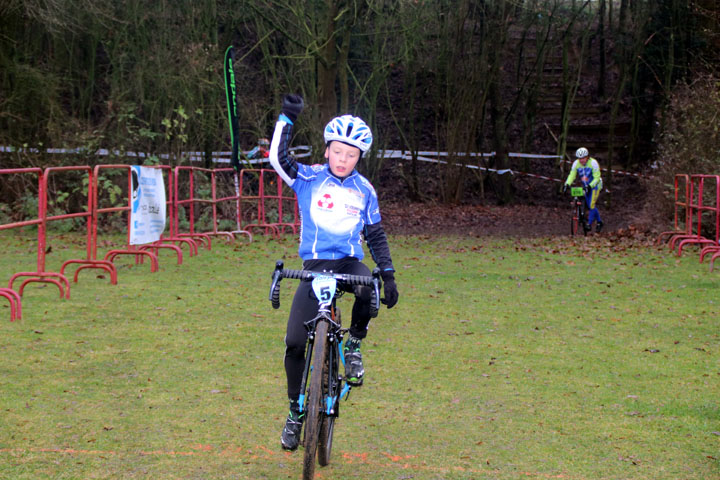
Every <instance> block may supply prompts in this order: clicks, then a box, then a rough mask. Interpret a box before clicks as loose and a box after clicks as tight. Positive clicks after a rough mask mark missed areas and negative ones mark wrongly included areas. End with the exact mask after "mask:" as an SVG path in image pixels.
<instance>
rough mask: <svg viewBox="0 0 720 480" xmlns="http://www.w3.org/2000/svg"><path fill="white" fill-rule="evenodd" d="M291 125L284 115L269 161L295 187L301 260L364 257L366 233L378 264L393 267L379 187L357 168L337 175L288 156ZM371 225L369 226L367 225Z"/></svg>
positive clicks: (324, 167)
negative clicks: (384, 226) (381, 209)
mask: <svg viewBox="0 0 720 480" xmlns="http://www.w3.org/2000/svg"><path fill="white" fill-rule="evenodd" d="M291 130H292V123H291V122H290V121H289V120H288V119H287V118H285V117H284V116H282V115H281V116H280V119H279V120H278V122H277V123H276V124H275V132H274V134H273V138H272V142H271V144H270V164H271V165H272V166H273V168H274V169H275V171H276V172H277V173H278V175H280V177H281V178H282V179H283V181H284V182H285V183H286V184H288V186H290V188H292V189H293V190H294V191H295V194H296V196H297V201H298V210H299V211H300V222H301V223H300V229H301V230H300V248H299V252H298V253H299V254H300V258H302V259H303V260H314V259H320V260H336V259H341V258H345V257H355V258H357V259H358V260H362V259H363V257H364V256H365V254H364V252H363V248H362V243H363V235H365V236H366V238H365V240H366V241H367V242H368V248H369V249H370V253H371V254H372V256H373V259H374V260H375V262H376V263H377V264H378V266H379V267H380V268H382V269H384V270H394V269H393V267H392V260H391V259H390V251H389V249H388V247H387V240H386V237H385V233H384V231H383V230H382V227H381V225H380V222H381V217H380V207H379V205H378V198H377V194H376V193H375V188H373V186H372V185H371V184H370V182H369V181H368V180H367V179H366V178H365V177H363V176H362V175H360V174H359V173H358V172H357V170H353V171H352V173H351V174H350V175H348V176H347V177H344V178H338V177H336V176H335V175H333V174H332V172H330V166H329V165H327V164H325V165H305V164H302V163H298V162H296V161H295V159H293V158H292V156H291V155H290V154H289V143H290V134H291ZM366 227H370V228H366Z"/></svg>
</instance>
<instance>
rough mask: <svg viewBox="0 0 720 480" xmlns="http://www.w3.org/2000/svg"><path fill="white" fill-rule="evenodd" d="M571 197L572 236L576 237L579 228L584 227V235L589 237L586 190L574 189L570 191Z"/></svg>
mask: <svg viewBox="0 0 720 480" xmlns="http://www.w3.org/2000/svg"><path fill="white" fill-rule="evenodd" d="M570 196H571V197H572V201H571V202H570V205H571V206H572V218H571V220H570V235H572V236H575V235H576V234H577V233H578V229H579V227H580V226H581V225H582V230H583V235H587V234H588V231H589V230H590V228H589V227H588V224H587V221H586V217H585V209H586V208H587V205H586V203H585V189H584V188H583V187H572V188H571V189H570Z"/></svg>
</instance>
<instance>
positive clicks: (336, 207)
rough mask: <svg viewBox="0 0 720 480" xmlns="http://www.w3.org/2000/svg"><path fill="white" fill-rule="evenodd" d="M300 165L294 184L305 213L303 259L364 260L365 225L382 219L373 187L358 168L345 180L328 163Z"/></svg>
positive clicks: (301, 246)
mask: <svg viewBox="0 0 720 480" xmlns="http://www.w3.org/2000/svg"><path fill="white" fill-rule="evenodd" d="M297 168H298V171H297V177H296V178H295V179H294V180H293V181H292V184H290V187H291V188H292V189H293V190H294V191H295V193H296V195H297V200H298V207H299V210H300V212H301V227H300V228H301V230H300V249H299V253H300V258H302V259H303V260H310V259H323V260H334V259H339V258H344V257H355V258H357V259H358V260H362V258H363V256H364V253H363V249H362V241H363V240H362V236H361V233H362V231H363V228H364V227H365V225H373V224H375V223H379V222H380V221H381V218H380V207H379V206H378V200H377V194H376V193H375V189H374V188H373V186H372V185H371V184H370V182H369V181H368V180H367V179H366V178H365V177H363V176H362V175H360V174H359V173H358V172H357V171H353V172H352V173H351V174H350V175H348V176H347V177H345V178H343V179H342V180H341V179H339V178H338V177H336V176H335V175H333V174H332V173H331V172H330V167H329V166H328V165H327V164H326V165H304V164H302V163H298V164H297ZM286 181H287V180H286Z"/></svg>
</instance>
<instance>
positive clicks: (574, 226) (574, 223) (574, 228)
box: [570, 206, 580, 237]
mask: <svg viewBox="0 0 720 480" xmlns="http://www.w3.org/2000/svg"><path fill="white" fill-rule="evenodd" d="M579 213H580V208H579V207H577V206H576V207H574V208H573V210H572V218H571V219H570V235H572V236H573V237H574V236H575V235H577V232H578V221H579V219H578V217H579Z"/></svg>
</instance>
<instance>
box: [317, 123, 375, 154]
mask: <svg viewBox="0 0 720 480" xmlns="http://www.w3.org/2000/svg"><path fill="white" fill-rule="evenodd" d="M333 140H337V141H339V142H343V143H347V144H348V145H352V146H353V147H357V148H359V149H360V151H361V152H362V153H365V152H367V151H368V150H370V146H371V145H372V141H373V137H372V132H371V131H370V127H368V126H367V123H365V122H364V121H363V120H362V119H361V118H358V117H353V116H352V115H343V116H341V117H335V118H333V119H332V120H330V123H328V124H327V126H326V127H325V143H326V144H327V143H330V142H332V141H333Z"/></svg>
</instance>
